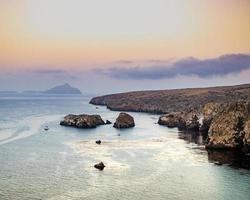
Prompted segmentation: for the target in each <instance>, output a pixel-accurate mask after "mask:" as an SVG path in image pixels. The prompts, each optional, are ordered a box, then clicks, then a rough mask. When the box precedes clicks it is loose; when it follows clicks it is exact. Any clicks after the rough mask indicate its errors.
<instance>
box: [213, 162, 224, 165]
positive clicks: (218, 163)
mask: <svg viewBox="0 0 250 200" xmlns="http://www.w3.org/2000/svg"><path fill="white" fill-rule="evenodd" d="M214 164H215V165H222V163H221V162H219V161H217V162H214Z"/></svg>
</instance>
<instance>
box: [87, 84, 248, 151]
mask: <svg viewBox="0 0 250 200" xmlns="http://www.w3.org/2000/svg"><path fill="white" fill-rule="evenodd" d="M90 103H91V104H95V105H106V106H107V107H108V108H109V109H111V110H122V111H137V112H149V113H158V114H163V115H162V116H160V117H159V120H158V123H159V124H160V125H165V126H167V127H170V128H173V127H177V128H179V129H180V130H184V131H196V132H201V133H204V134H205V135H207V139H206V142H205V146H206V149H208V150H227V151H228V150H230V151H231V150H232V151H238V152H241V153H243V154H244V155H249V153H250V84H246V85H238V86H226V87H211V88H193V89H176V90H159V91H139V92H128V93H120V94H113V95H105V96H101V97H95V98H93V99H91V101H90Z"/></svg>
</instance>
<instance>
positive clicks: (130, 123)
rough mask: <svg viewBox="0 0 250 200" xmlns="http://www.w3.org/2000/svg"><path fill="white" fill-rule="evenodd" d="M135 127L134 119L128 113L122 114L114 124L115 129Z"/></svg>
mask: <svg viewBox="0 0 250 200" xmlns="http://www.w3.org/2000/svg"><path fill="white" fill-rule="evenodd" d="M134 126H135V122H134V118H133V117H132V116H131V115H129V114H127V113H120V114H119V116H118V117H117V119H116V121H115V123H114V127H115V128H130V127H134Z"/></svg>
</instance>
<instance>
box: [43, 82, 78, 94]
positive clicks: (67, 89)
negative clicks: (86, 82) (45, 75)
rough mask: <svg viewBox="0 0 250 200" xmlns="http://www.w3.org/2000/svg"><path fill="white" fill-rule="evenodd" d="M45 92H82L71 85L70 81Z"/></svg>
mask: <svg viewBox="0 0 250 200" xmlns="http://www.w3.org/2000/svg"><path fill="white" fill-rule="evenodd" d="M43 93H45V94H82V92H81V91H80V90H79V89H77V88H74V87H72V86H70V85H69V84H68V83H66V84H64V85H59V86H55V87H53V88H51V89H49V90H46V91H44V92H43Z"/></svg>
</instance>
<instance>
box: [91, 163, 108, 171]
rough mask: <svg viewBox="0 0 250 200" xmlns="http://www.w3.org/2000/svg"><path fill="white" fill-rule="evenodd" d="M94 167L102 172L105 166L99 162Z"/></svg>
mask: <svg viewBox="0 0 250 200" xmlns="http://www.w3.org/2000/svg"><path fill="white" fill-rule="evenodd" d="M94 167H95V168H96V169H99V170H100V171H102V170H103V169H104V168H105V167H106V166H105V165H104V164H103V162H100V163H98V164H95V165H94Z"/></svg>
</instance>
